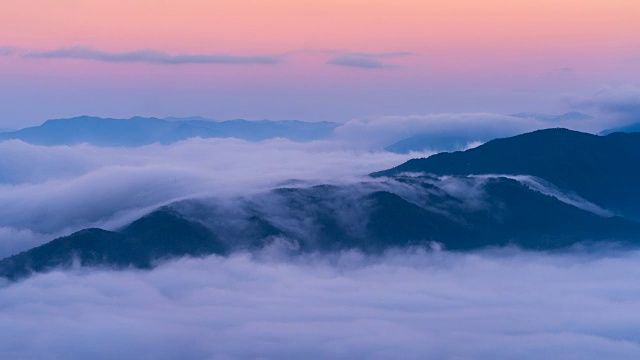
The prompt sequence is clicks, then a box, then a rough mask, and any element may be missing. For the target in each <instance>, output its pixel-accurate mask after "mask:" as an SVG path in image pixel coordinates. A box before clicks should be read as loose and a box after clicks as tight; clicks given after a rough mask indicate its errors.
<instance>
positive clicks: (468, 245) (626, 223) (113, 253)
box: [0, 129, 640, 280]
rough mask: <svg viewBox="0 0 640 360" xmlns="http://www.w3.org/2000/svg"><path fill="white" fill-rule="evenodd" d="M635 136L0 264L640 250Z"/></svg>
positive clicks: (193, 216) (534, 139)
mask: <svg viewBox="0 0 640 360" xmlns="http://www.w3.org/2000/svg"><path fill="white" fill-rule="evenodd" d="M639 162H640V134H624V133H615V134H611V135H607V136H597V135H591V134H585V133H580V132H576V131H570V130H566V129H546V130H540V131H535V132H532V133H526V134H522V135H518V136H514V137H510V138H504V139H495V140H492V141H489V142H487V143H486V144H483V145H481V146H479V147H477V148H474V149H470V150H466V151H460V152H453V153H440V154H436V155H433V156H430V157H428V158H423V159H413V160H410V161H408V162H406V163H404V164H401V165H399V166H397V167H395V168H392V169H388V170H384V171H381V172H378V173H374V174H371V178H370V179H369V180H364V181H362V182H359V183H354V184H346V185H317V186H291V187H283V188H277V189H274V190H271V191H268V192H265V193H261V194H258V195H252V196H245V197H237V198H235V199H233V201H229V200H228V199H226V200H224V201H223V200H221V199H217V198H197V199H189V200H182V201H179V202H175V203H172V204H169V205H166V206H163V207H161V208H158V209H156V210H154V211H153V212H151V213H149V214H147V215H146V216H143V217H142V218H140V219H138V220H135V221H133V222H132V223H131V224H129V225H127V226H124V227H122V228H120V229H113V230H109V231H108V230H103V229H85V230H81V231H79V232H76V233H74V234H71V235H69V236H65V237H61V238H58V239H55V240H53V241H51V242H49V243H46V244H44V245H41V246H39V247H36V248H34V249H31V250H28V251H25V252H22V253H20V254H16V255H14V256H11V257H8V258H6V259H4V260H1V261H0V276H3V277H5V278H8V279H11V280H17V279H20V278H23V277H25V276H29V275H30V274H32V273H34V272H45V271H49V270H51V269H55V268H65V267H70V266H74V265H81V266H101V267H111V268H141V269H148V268H151V267H153V266H155V265H156V264H158V263H160V262H162V261H164V260H166V259H171V258H176V257H182V256H196V257H198V256H206V255H210V254H218V255H223V256H224V255H228V254H231V253H233V252H237V251H249V252H251V251H260V250H261V249H264V248H269V247H273V246H277V247H279V248H281V249H285V250H286V251H288V252H292V253H300V252H334V251H342V250H348V249H358V250H360V251H363V252H371V253H379V252H383V251H385V250H387V249H391V248H405V247H412V246H418V247H436V248H445V249H449V250H456V251H465V250H471V249H478V248H486V247H496V246H518V247H521V248H527V249H537V250H546V251H548V250H557V249H563V248H567V247H571V246H573V245H576V244H580V243H606V244H627V245H638V244H640V222H639V221H640V201H639V200H640V189H639V188H638V186H637V184H638V183H640V170H639V169H638V167H637V164H638V163H639Z"/></svg>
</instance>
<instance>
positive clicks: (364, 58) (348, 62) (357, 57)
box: [327, 51, 412, 69]
mask: <svg viewBox="0 0 640 360" xmlns="http://www.w3.org/2000/svg"><path fill="white" fill-rule="evenodd" d="M410 55H412V53H410V52H406V51H397V52H388V53H377V54H372V53H361V52H344V53H341V54H338V55H337V56H335V57H333V58H332V59H330V60H329V61H328V62H327V64H329V65H338V66H346V67H354V68H360V69H392V68H397V67H398V65H395V64H389V63H387V62H386V61H384V59H389V58H397V57H405V56H410Z"/></svg>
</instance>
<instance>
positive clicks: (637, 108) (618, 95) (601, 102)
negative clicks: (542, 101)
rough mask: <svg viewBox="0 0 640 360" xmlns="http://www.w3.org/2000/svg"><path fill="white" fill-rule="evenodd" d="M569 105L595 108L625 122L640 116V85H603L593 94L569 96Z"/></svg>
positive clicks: (635, 120)
mask: <svg viewBox="0 0 640 360" xmlns="http://www.w3.org/2000/svg"><path fill="white" fill-rule="evenodd" d="M566 100H567V101H568V103H569V105H570V106H572V107H574V108H577V109H590V110H592V109H595V110H597V111H599V112H601V113H602V114H603V115H605V116H606V115H608V116H612V117H614V118H617V119H619V120H621V121H623V122H625V123H628V122H637V121H638V118H639V117H640V87H637V86H621V87H603V88H601V89H600V90H598V91H597V92H596V93H595V94H593V95H591V96H577V95H573V96H571V95H570V96H567V97H566Z"/></svg>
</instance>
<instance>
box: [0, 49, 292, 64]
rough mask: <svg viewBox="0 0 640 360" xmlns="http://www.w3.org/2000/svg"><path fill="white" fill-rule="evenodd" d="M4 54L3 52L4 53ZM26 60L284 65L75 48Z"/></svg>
mask: <svg viewBox="0 0 640 360" xmlns="http://www.w3.org/2000/svg"><path fill="white" fill-rule="evenodd" d="M0 51H2V50H0ZM21 55H22V57H25V58H31V59H82V60H95V61H102V62H109V63H146V64H159V65H183V64H227V65H233V64H236V65H246V64H258V65H272V64H278V63H281V62H282V61H283V58H282V56H276V55H251V56H245V55H232V54H187V53H182V54H170V53H166V52H163V51H158V50H150V49H142V50H133V51H124V52H109V51H103V50H98V49H94V48H91V47H84V46H74V47H66V48H59V49H54V50H47V51H40V50H29V51H25V52H23V53H22V54H21Z"/></svg>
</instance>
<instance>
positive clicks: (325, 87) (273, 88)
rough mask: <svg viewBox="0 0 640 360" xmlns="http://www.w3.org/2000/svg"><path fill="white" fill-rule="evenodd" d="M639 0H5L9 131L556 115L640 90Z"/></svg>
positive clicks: (3, 103)
mask: <svg viewBox="0 0 640 360" xmlns="http://www.w3.org/2000/svg"><path fill="white" fill-rule="evenodd" d="M638 34H640V1H637V0H591V1H586V0H563V1H558V0H535V1H533V0H518V1H513V0H483V1H480V0H450V1H430V0H393V1H392V0H373V1H371V0H370V1H364V0H295V1H294V0H208V1H205V0H180V1H177V0H163V1H162V0H139V1H135V0H132V1H116V2H114V1H107V0H55V1H54V0H26V1H25V0H22V1H19V0H7V1H4V2H3V5H2V8H0V128H2V127H14V128H15V127H23V126H27V125H35V124H39V123H41V122H42V121H44V120H46V119H48V118H57V117H68V116H76V115H81V114H87V115H96V116H112V117H131V116H134V115H142V116H158V117H164V116H190V115H202V116H206V117H210V118H215V119H220V120H223V119H229V118H238V117H243V118H250V119H259V118H269V119H285V118H296V119H301V120H310V121H317V120H338V121H340V120H347V119H351V118H354V117H367V116H376V115H408V114H428V113H437V112H469V111H474V112H477V111H486V112H500V113H509V112H518V111H539V112H560V111H566V110H571V109H569V107H568V105H567V104H566V102H565V101H563V99H564V98H566V97H567V96H571V95H572V94H573V95H582V96H588V95H589V94H593V93H595V92H596V91H598V90H599V89H601V88H602V87H618V86H629V85H631V86H634V85H636V84H638V83H639V82H640V37H638Z"/></svg>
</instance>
